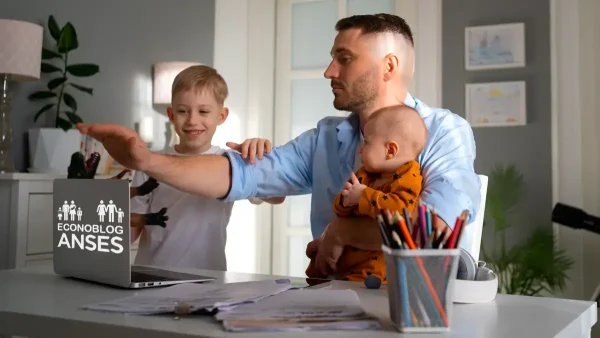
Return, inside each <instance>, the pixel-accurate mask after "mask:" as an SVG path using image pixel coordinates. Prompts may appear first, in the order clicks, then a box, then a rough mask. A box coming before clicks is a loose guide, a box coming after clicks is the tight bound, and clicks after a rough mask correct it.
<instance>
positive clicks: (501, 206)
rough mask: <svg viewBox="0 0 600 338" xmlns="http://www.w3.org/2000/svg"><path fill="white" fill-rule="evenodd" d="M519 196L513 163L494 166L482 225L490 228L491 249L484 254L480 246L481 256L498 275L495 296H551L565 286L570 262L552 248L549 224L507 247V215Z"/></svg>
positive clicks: (519, 179)
mask: <svg viewBox="0 0 600 338" xmlns="http://www.w3.org/2000/svg"><path fill="white" fill-rule="evenodd" d="M521 196H523V175H522V174H521V173H520V172H519V171H518V170H517V169H516V167H515V166H514V165H513V164H509V165H498V166H496V168H494V170H492V172H491V173H490V175H489V185H488V192H487V202H486V208H485V224H489V223H492V224H493V226H494V229H493V230H494V243H493V244H494V245H493V247H494V248H493V250H491V251H486V249H485V248H484V245H483V244H482V245H481V253H482V257H483V260H484V261H485V262H486V263H487V265H488V266H490V268H491V269H492V270H493V271H494V272H495V273H496V275H497V276H498V292H499V293H506V294H517V295H526V296H544V295H545V296H551V295H554V294H556V293H558V292H561V291H562V290H563V288H564V287H565V284H566V281H567V279H568V276H567V272H568V271H569V269H571V267H572V266H573V260H572V259H571V258H570V257H568V256H567V255H566V253H565V252H564V250H561V249H558V248H557V247H556V245H555V242H554V234H553V232H552V227H551V226H550V225H545V226H539V227H537V228H536V229H534V231H533V232H532V234H531V235H529V237H528V238H526V239H525V241H524V242H523V243H516V244H514V245H511V246H510V247H507V245H506V232H507V230H509V229H511V226H512V222H511V220H510V214H511V212H512V211H513V208H514V207H515V206H517V205H518V203H519V199H520V197H521ZM488 249H489V248H488Z"/></svg>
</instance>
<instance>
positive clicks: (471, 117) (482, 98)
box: [465, 81, 527, 127]
mask: <svg viewBox="0 0 600 338" xmlns="http://www.w3.org/2000/svg"><path fill="white" fill-rule="evenodd" d="M465 92H466V97H465V108H466V109H465V113H466V119H467V121H468V122H469V123H470V124H471V126H472V127H508V126H524V125H526V124H527V112H526V106H527V100H526V97H527V96H526V90H525V81H514V82H489V83H469V84H467V85H466V88H465Z"/></svg>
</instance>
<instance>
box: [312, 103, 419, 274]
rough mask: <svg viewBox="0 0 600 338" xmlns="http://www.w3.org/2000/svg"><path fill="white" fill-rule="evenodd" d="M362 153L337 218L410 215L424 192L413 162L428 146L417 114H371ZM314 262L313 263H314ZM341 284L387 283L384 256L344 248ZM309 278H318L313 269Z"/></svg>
mask: <svg viewBox="0 0 600 338" xmlns="http://www.w3.org/2000/svg"><path fill="white" fill-rule="evenodd" d="M363 133H364V144H363V145H362V147H361V149H360V154H361V157H362V163H363V166H362V167H361V168H360V169H359V170H358V172H357V173H356V175H355V174H354V173H352V174H351V176H350V180H349V181H348V182H346V183H345V184H344V189H343V190H342V191H340V192H339V193H338V195H337V196H336V198H335V200H334V202H333V211H334V212H335V214H336V215H337V216H338V217H351V216H369V217H373V218H376V217H377V215H379V214H380V212H381V210H386V209H387V210H390V211H399V212H400V213H402V211H403V209H404V208H407V209H408V211H409V212H411V213H412V211H413V209H414V208H415V206H416V205H417V201H418V198H419V194H420V193H421V189H422V182H423V177H422V176H421V169H420V166H419V163H418V162H417V160H416V159H417V157H418V156H419V154H420V153H421V151H423V148H424V147H425V142H426V140H427V127H426V126H425V123H424V122H423V119H422V118H421V116H420V115H419V113H418V112H417V111H416V110H414V109H413V108H410V107H408V106H404V105H401V106H391V107H386V108H382V109H380V110H378V111H376V112H374V113H373V114H372V115H371V116H370V117H369V119H368V121H367V123H366V124H365V126H364V131H363ZM312 258H314V257H312ZM337 270H338V271H337V272H338V274H339V275H340V277H341V278H342V279H343V280H349V281H360V282H362V281H364V280H365V279H366V278H367V276H369V275H374V276H376V277H378V278H379V279H380V280H381V281H382V282H383V283H386V279H387V278H386V273H385V262H384V258H383V252H382V251H381V250H377V251H364V250H359V249H357V248H352V247H346V248H345V249H344V252H343V253H342V256H341V257H340V259H339V261H338V265H337ZM306 274H307V276H308V277H314V278H319V277H321V278H322V277H324V276H321V275H320V274H319V273H318V272H317V271H316V269H314V267H313V263H312V261H311V264H310V265H309V266H308V269H307V271H306Z"/></svg>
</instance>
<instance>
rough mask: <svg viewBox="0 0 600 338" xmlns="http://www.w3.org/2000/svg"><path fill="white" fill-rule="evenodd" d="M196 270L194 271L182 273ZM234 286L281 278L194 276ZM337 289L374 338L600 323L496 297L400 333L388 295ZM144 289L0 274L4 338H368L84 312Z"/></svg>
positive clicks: (557, 305) (584, 306)
mask: <svg viewBox="0 0 600 338" xmlns="http://www.w3.org/2000/svg"><path fill="white" fill-rule="evenodd" d="M177 271H183V272H193V270H181V269H178V270H177ZM195 272H197V273H201V274H204V275H210V276H214V277H216V278H218V282H224V283H233V282H243V281H255V280H266V279H277V278H281V277H278V276H268V275H255V274H242V273H232V272H217V271H206V270H196V271H195ZM332 288H336V289H346V288H352V289H355V290H356V291H357V293H358V295H359V297H360V299H361V303H362V304H363V306H364V307H365V309H366V310H367V311H368V312H371V313H372V314H374V315H377V316H378V317H379V318H381V319H382V322H383V323H384V325H386V329H385V331H370V332H369V333H368V336H369V337H373V338H376V337H399V336H403V337H419V338H424V337H467V338H469V337H490V338H491V337H531V338H533V337H569V338H572V337H588V336H589V335H590V329H591V327H592V326H593V325H594V324H595V323H596V319H597V317H596V306H595V303H593V302H587V301H576V300H567V299H552V298H538V297H521V296H512V295H498V296H497V298H496V300H495V301H493V302H490V303H485V304H455V305H454V312H453V314H454V318H453V321H452V331H451V332H449V333H444V334H414V335H408V334H406V335H401V334H400V333H399V332H396V331H394V330H393V329H392V328H391V327H390V325H389V310H388V301H387V298H386V296H387V294H386V292H385V291H384V290H368V289H366V288H364V286H362V285H361V284H359V283H350V282H337V281H336V282H334V284H333V286H332ZM148 291H149V289H145V290H123V289H117V288H112V287H108V286H103V285H97V284H93V283H88V282H82V281H76V280H72V279H68V278H63V277H60V276H57V275H55V274H54V273H53V272H52V267H32V268H24V269H18V270H4V271H0V323H2V325H0V335H2V334H9V335H10V334H13V335H19V336H28V337H86V338H88V337H89V338H92V337H103V338H104V337H113V336H114V337H144V338H154V337H168V338H175V337H176V338H183V337H244V338H245V337H253V338H254V337H294V338H295V337H304V336H310V337H344V338H350V337H364V336H365V332H364V331H363V332H352V331H337V332H331V331H330V332H310V333H303V332H294V333H272V334H266V333H256V334H246V333H228V332H225V331H224V330H223V329H222V326H221V325H220V323H219V322H217V321H216V320H215V319H214V318H213V317H212V316H201V315H196V316H192V317H187V318H180V319H175V318H174V316H172V315H170V316H135V315H122V314H111V313H99V312H94V311H85V310H80V309H79V307H80V306H82V305H86V304H91V303H96V302H101V301H106V300H111V299H117V298H122V297H126V296H129V295H132V294H134V293H136V292H148Z"/></svg>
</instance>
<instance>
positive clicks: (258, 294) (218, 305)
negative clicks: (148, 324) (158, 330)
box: [82, 281, 292, 315]
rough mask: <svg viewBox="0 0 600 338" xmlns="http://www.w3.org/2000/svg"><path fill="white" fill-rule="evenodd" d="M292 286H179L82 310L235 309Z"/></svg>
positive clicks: (273, 283) (271, 283)
mask: <svg viewBox="0 0 600 338" xmlns="http://www.w3.org/2000/svg"><path fill="white" fill-rule="evenodd" d="M291 287H292V285H291V284H290V283H282V282H281V281H259V282H243V283H229V284H212V283H211V284H194V283H186V284H178V285H174V286H171V287H168V288H164V289H153V290H147V291H145V292H143V293H141V294H139V295H135V296H131V297H126V298H122V299H117V300H113V301H108V302H103V303H99V304H93V305H87V306H83V307H82V308H83V309H87V310H96V311H104V312H118V313H130V314H141V315H148V314H160V313H172V312H175V307H176V306H177V305H178V304H181V303H185V304H186V305H188V306H189V309H190V311H191V312H194V311H198V310H203V309H204V310H209V311H212V310H214V309H232V308H234V307H235V306H236V305H239V304H244V303H252V302H256V301H259V300H261V299H263V298H266V297H269V296H272V295H276V294H278V293H281V292H284V291H286V290H289V289H290V288H291Z"/></svg>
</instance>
